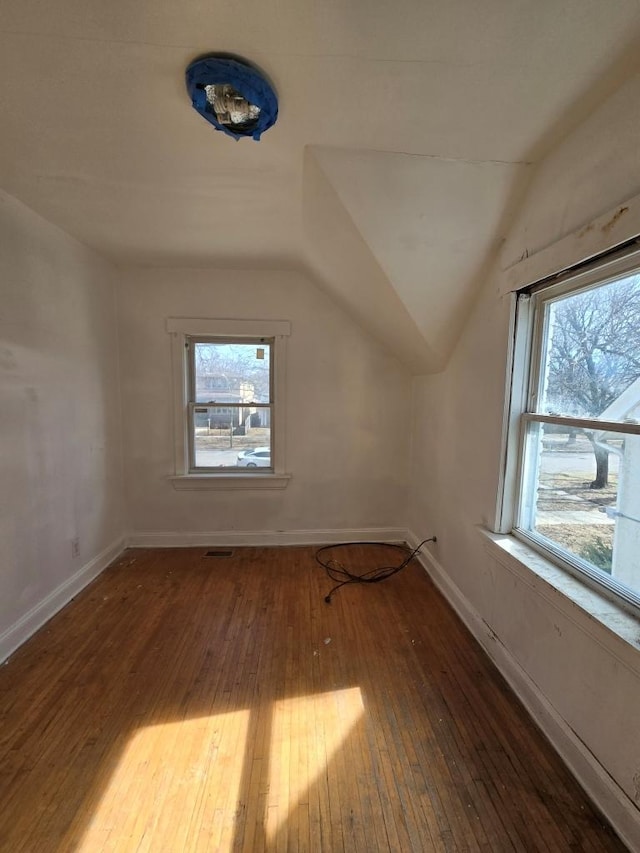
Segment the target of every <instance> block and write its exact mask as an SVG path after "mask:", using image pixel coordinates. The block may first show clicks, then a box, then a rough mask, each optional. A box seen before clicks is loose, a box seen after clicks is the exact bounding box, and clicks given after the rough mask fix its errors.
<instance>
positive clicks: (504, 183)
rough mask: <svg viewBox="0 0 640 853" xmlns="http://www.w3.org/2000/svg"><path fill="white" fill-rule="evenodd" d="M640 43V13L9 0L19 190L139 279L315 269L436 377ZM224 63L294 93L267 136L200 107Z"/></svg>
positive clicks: (397, 348)
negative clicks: (256, 70)
mask: <svg viewBox="0 0 640 853" xmlns="http://www.w3.org/2000/svg"><path fill="white" fill-rule="evenodd" d="M639 36H640V9H639V6H638V2H637V0H563V2H562V3H560V2H558V0H517V2H514V0H485V2H483V3H476V2H472V0H446V2H445V0H440V2H435V0H405V2H403V3H401V4H397V3H395V4H390V3H384V2H381V0H368V2H363V0H259V1H258V0H250V2H247V0H234V2H231V0H224V1H223V2H215V3H204V2H202V0H181V2H179V3H178V2H169V0H156V2H150V1H149V0H146V2H138V3H131V2H124V0H113V2H108V3H105V2H104V0H57V2H56V3H50V2H45V0H20V2H18V0H5V2H3V3H2V5H1V6H0V75H1V79H2V81H3V85H2V88H1V90H0V115H1V117H2V134H0V186H1V187H2V188H3V189H5V190H6V191H7V192H9V193H11V194H12V195H14V196H16V197H17V198H19V199H21V200H22V201H23V202H25V203H26V204H27V205H28V206H30V207H31V208H32V209H34V210H35V211H37V212H38V213H40V214H41V215H42V216H44V217H45V218H47V219H49V220H50V221H52V222H54V223H56V224H57V225H59V226H60V227H61V228H63V229H64V230H66V231H67V232H69V233H70V234H72V235H73V236H75V237H77V238H78V239H79V240H81V241H82V242H84V243H86V244H87V245H89V246H91V247H93V248H95V249H96V250H97V251H98V252H100V253H102V254H103V255H105V256H107V257H109V258H111V259H113V260H114V261H115V262H116V263H119V264H134V265H159V266H191V267H193V266H200V267H202V266H244V267H271V268H273V267H289V266H304V267H305V268H307V269H308V270H310V271H311V273H312V274H313V275H314V277H315V278H316V280H317V281H318V282H320V283H321V284H322V285H323V286H325V287H326V288H327V289H328V290H329V291H330V292H332V293H333V295H334V296H335V298H337V299H339V300H340V301H341V302H342V303H343V304H344V306H345V307H346V308H347V309H348V310H350V311H351V312H352V313H353V314H354V315H355V316H356V318H357V319H358V320H359V321H360V322H361V323H362V324H363V325H365V326H368V327H369V328H370V329H371V330H372V331H373V332H374V334H376V335H377V336H378V337H379V338H380V339H381V340H383V342H385V343H386V344H388V345H389V346H390V348H391V349H392V350H393V351H394V352H396V354H398V355H399V356H400V357H401V358H403V360H404V361H405V362H407V363H408V364H410V365H411V367H412V368H413V369H415V370H416V371H418V372H422V371H428V370H436V369H439V368H440V367H442V365H443V364H444V363H445V362H446V359H447V357H448V354H449V353H450V351H451V348H452V346H453V343H454V342H455V339H456V336H457V334H458V332H459V329H460V326H461V324H462V322H463V320H464V315H465V308H464V306H465V305H466V304H468V302H469V298H468V297H469V295H470V294H471V293H472V292H473V291H474V289H475V288H476V287H477V286H478V283H479V280H480V278H481V274H482V271H483V270H484V269H486V267H487V264H488V263H489V262H490V259H491V257H492V255H493V253H494V252H495V250H496V246H497V245H498V242H499V240H500V237H501V236H502V235H503V232H504V229H505V227H506V221H507V219H508V214H509V212H510V211H511V209H512V206H513V204H514V200H515V199H517V197H518V194H519V192H520V191H521V188H522V186H523V185H524V183H526V180H527V175H528V174H529V173H530V172H531V170H532V164H535V162H537V161H539V160H540V158H541V157H543V156H544V154H545V153H546V152H547V151H548V150H550V149H551V148H552V147H553V145H554V144H555V143H556V142H557V141H558V140H559V139H561V138H562V136H563V135H564V134H566V133H567V132H568V131H569V130H570V129H571V128H572V127H573V126H575V125H576V124H577V123H578V122H579V121H581V120H582V119H583V118H585V117H586V116H587V115H588V114H589V112H590V111H591V110H592V109H593V108H595V106H597V104H598V103H599V102H600V101H602V99H603V98H605V97H606V96H607V95H608V94H609V93H610V92H611V91H613V90H614V89H615V87H616V86H617V85H618V84H620V83H621V82H622V81H623V79H625V77H627V76H628V75H629V74H630V73H631V72H632V71H633V70H635V65H636V62H637V60H636V59H635V57H636V55H637V53H638V51H637V50H636V49H635V48H636V45H637V41H638V38H639ZM212 51H224V52H228V53H234V54H238V55H240V56H245V57H246V58H248V59H250V60H251V61H252V62H254V63H256V64H257V65H258V66H259V67H261V68H262V69H263V70H264V71H265V72H266V73H267V74H268V75H269V77H270V79H271V80H272V81H273V83H274V85H275V88H276V90H277V92H278V95H279V101H280V117H279V120H278V123H277V124H276V125H275V127H274V128H272V129H271V130H269V131H268V132H267V133H266V134H265V135H264V136H263V138H262V140H261V142H259V143H255V142H253V141H252V140H250V139H243V140H240V141H239V142H234V141H233V140H231V139H230V138H228V137H226V136H224V135H223V134H220V133H216V132H215V131H214V130H213V129H212V128H211V126H210V125H208V124H207V123H206V122H205V121H204V120H203V119H202V118H201V117H200V116H199V115H198V114H197V113H196V112H195V111H194V110H193V109H192V108H191V105H190V102H189V99H188V97H187V95H186V91H185V86H184V69H185V67H186V65H187V64H188V63H189V62H190V61H191V60H192V59H193V58H194V57H196V56H199V55H201V54H203V53H207V52H212ZM338 222H339V223H341V227H340V230H339V232H338V231H337V223H338ZM338 244H339V250H338V248H337V247H338ZM334 247H336V249H335V253H336V257H334V256H333V255H334ZM363 277H364V278H363ZM368 282H371V286H370V291H368V290H367V287H368ZM369 297H370V298H369ZM363 301H365V302H366V301H370V302H371V304H369V305H367V306H364V305H363ZM381 312H384V318H383V319H384V322H382V321H381V319H380V316H381ZM403 341H404V343H403ZM407 346H408V347H409V349H410V352H409V351H405V350H406V348H407ZM403 347H404V349H403Z"/></svg>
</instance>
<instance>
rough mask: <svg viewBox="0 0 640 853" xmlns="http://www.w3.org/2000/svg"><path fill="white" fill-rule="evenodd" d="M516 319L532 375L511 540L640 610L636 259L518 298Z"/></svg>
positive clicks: (639, 267)
mask: <svg viewBox="0 0 640 853" xmlns="http://www.w3.org/2000/svg"><path fill="white" fill-rule="evenodd" d="M519 315H520V316H519V335H520V336H522V335H523V334H524V335H525V336H526V337H527V338H528V352H529V362H530V366H529V370H528V380H527V391H526V394H525V395H524V397H523V399H525V400H526V403H525V404H524V406H523V408H524V411H523V413H522V415H521V416H520V446H521V452H520V472H519V488H518V507H517V511H516V519H515V531H516V533H517V534H518V535H520V536H522V537H524V538H525V539H527V540H529V541H530V542H532V543H533V544H534V545H535V546H536V547H538V548H539V549H542V550H543V551H544V553H545V554H546V555H547V556H550V557H552V558H553V559H555V560H556V562H560V563H561V564H562V565H564V566H565V567H568V568H570V569H573V570H576V571H578V572H580V573H582V574H583V575H586V576H588V577H589V578H590V579H591V580H593V581H596V582H597V583H598V584H601V585H603V586H605V587H607V588H608V589H609V590H611V591H613V592H615V593H616V594H617V595H619V596H621V597H622V598H624V599H625V600H626V601H627V602H628V603H632V604H635V605H639V604H640V260H639V259H638V255H637V254H636V255H635V256H634V258H632V259H630V258H626V259H623V260H618V261H616V262H615V263H609V264H607V265H606V266H604V265H603V266H601V267H600V268H598V269H595V270H593V269H592V270H590V271H589V272H587V273H582V274H581V275H579V276H574V277H573V278H568V279H565V280H564V281H560V282H556V283H554V284H553V285H550V286H545V287H541V288H539V289H533V290H532V292H531V293H529V294H523V295H521V296H520V298H519ZM521 339H522V338H521ZM516 390H517V389H516ZM515 396H516V397H517V394H516V395H515Z"/></svg>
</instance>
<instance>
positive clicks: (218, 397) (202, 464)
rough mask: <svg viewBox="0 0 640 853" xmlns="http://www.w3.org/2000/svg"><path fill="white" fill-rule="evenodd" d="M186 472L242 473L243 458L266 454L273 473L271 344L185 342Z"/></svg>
mask: <svg viewBox="0 0 640 853" xmlns="http://www.w3.org/2000/svg"><path fill="white" fill-rule="evenodd" d="M186 350H187V354H188V355H187V369H188V382H187V386H188V395H189V399H188V403H187V410H188V420H189V425H188V430H189V471H190V472H191V473H206V472H215V473H222V472H224V473H235V472H245V471H246V468H247V463H246V461H245V460H244V455H245V454H246V453H247V452H248V451H253V450H255V449H256V448H258V447H260V448H263V449H264V448H266V449H267V450H268V453H269V459H268V464H264V461H265V460H264V459H263V462H262V464H261V465H260V466H259V467H258V466H253V465H251V466H249V467H252V468H253V467H256V472H267V473H269V472H273V467H272V465H271V450H272V433H271V424H272V421H273V407H274V403H273V400H274V395H273V340H272V339H268V338H257V339H250V340H246V339H241V340H234V339H225V338H215V337H196V336H188V337H187V338H186Z"/></svg>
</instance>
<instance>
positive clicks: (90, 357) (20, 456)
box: [0, 193, 123, 660]
mask: <svg viewBox="0 0 640 853" xmlns="http://www.w3.org/2000/svg"><path fill="white" fill-rule="evenodd" d="M0 431H1V434H2V444H1V446H0V460H1V463H0V471H1V482H2V489H1V492H0V660H1V659H3V658H5V657H6V656H7V655H8V654H9V653H10V652H11V651H12V650H13V649H14V648H15V647H16V646H17V645H19V643H21V642H22V641H23V640H24V639H26V637H28V636H29V634H30V633H31V632H32V631H33V630H34V629H35V628H37V627H38V626H39V625H40V624H42V622H44V621H45V620H46V619H47V618H48V617H49V616H50V615H51V614H52V613H53V612H55V610H56V609H58V608H59V607H60V606H61V605H62V604H64V603H65V602H66V600H68V598H69V597H70V596H71V595H73V593H74V592H75V591H77V589H79V588H80V587H81V586H83V585H84V583H86V582H87V581H88V580H90V578H91V577H92V576H93V575H94V574H95V573H96V572H97V571H99V570H100V569H101V568H102V567H103V566H104V565H105V564H106V562H108V560H109V557H111V556H114V555H115V553H117V549H118V547H119V544H120V543H121V541H122V535H123V513H122V456H121V440H120V432H121V431H120V402H119V388H118V366H117V341H116V326H115V293H114V288H113V270H112V269H111V268H110V267H109V266H108V265H107V264H105V263H104V262H103V261H101V260H100V259H98V258H97V257H96V256H95V255H94V254H93V253H92V252H90V251H89V250H87V249H86V248H84V247H83V246H81V245H80V244H79V243H77V242H75V241H74V240H72V239H71V238H69V237H68V236H66V235H65V234H64V233H63V232H62V231H60V230H59V229H57V228H55V227H54V226H52V225H50V224H49V223H47V222H45V221H44V220H43V219H41V218H40V217H38V216H37V215H36V214H34V213H33V212H32V211H30V210H29V209H28V208H26V207H24V206H23V205H22V204H21V203H19V202H17V201H16V200H15V199H13V198H11V197H10V196H8V195H6V194H4V193H0ZM74 538H78V539H79V546H80V553H79V555H78V556H77V557H72V547H71V542H72V540H73V539H74Z"/></svg>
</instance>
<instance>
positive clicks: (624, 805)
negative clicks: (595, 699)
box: [406, 531, 640, 850]
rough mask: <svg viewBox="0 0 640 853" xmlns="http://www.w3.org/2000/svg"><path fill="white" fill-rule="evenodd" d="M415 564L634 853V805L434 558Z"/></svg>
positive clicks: (637, 825) (639, 832) (638, 844)
mask: <svg viewBox="0 0 640 853" xmlns="http://www.w3.org/2000/svg"><path fill="white" fill-rule="evenodd" d="M406 541H407V543H408V545H409V546H410V547H414V548H415V547H416V546H417V545H418V543H419V542H420V539H419V538H418V537H417V536H415V534H413V533H412V532H411V531H407V537H406ZM417 559H418V560H419V561H420V563H421V564H422V567H423V568H424V569H425V571H426V572H427V574H428V575H429V577H430V578H431V580H432V581H433V582H434V583H435V585H436V586H437V587H438V589H439V590H440V592H441V593H442V594H443V595H444V597H445V598H446V599H447V601H448V602H449V604H450V605H451V606H452V607H453V609H454V610H455V611H456V613H457V614H458V616H459V617H460V618H461V619H462V621H463V622H464V624H465V625H466V626H467V628H468V629H469V630H470V631H471V633H472V634H473V636H474V637H475V638H476V640H477V641H478V642H479V643H480V645H481V646H482V648H483V649H484V651H485V652H486V653H487V654H488V655H489V657H490V658H491V660H492V661H493V662H494V663H495V665H496V666H497V668H498V670H499V671H500V673H501V674H502V675H503V676H504V678H505V679H506V681H507V682H508V683H509V686H510V687H511V688H512V690H513V691H514V693H515V694H516V696H517V697H518V698H519V699H520V701H521V702H522V704H523V705H524V707H525V708H526V709H527V711H528V712H529V714H530V716H531V717H532V718H533V720H534V721H535V722H536V724H537V725H538V726H539V728H540V729H541V730H542V731H543V733H544V734H545V735H546V737H547V738H548V740H549V741H550V743H551V744H552V746H553V747H554V749H555V750H556V752H557V753H558V754H559V755H560V757H561V758H562V760H563V761H564V762H565V764H566V765H567V767H568V768H569V769H570V770H571V772H572V773H573V775H574V776H575V778H576V779H577V781H578V782H579V784H580V785H581V786H582V788H583V789H584V790H585V791H586V793H587V794H588V796H589V797H590V798H591V800H592V801H593V802H594V803H595V804H596V805H597V807H598V808H599V809H600V810H601V812H602V813H603V814H604V815H605V817H606V818H607V820H608V821H609V822H610V823H611V825H612V826H613V828H614V829H615V831H616V832H617V833H618V835H619V836H620V838H621V839H622V840H623V841H624V843H625V844H627V845H628V847H629V849H630V850H640V821H639V820H638V809H637V808H636V806H635V805H634V804H633V803H632V802H631V800H630V799H629V797H628V796H627V795H626V794H625V792H624V791H623V790H622V788H621V787H620V786H619V785H618V784H617V783H616V782H615V781H614V780H613V779H612V777H611V776H610V774H609V773H608V772H607V771H606V769H605V768H604V767H603V766H602V765H601V764H600V762H599V761H597V759H596V758H595V757H594V755H593V754H592V753H591V752H590V750H589V749H588V747H587V746H586V745H585V744H584V743H583V742H582V741H581V740H580V738H579V737H578V736H577V735H576V734H575V732H574V731H573V730H572V729H571V727H570V726H569V724H568V723H567V722H566V721H565V720H564V719H563V718H562V717H561V716H560V714H559V713H558V711H557V710H556V709H555V708H554V707H553V705H551V703H550V702H549V701H548V699H547V698H546V696H545V695H544V694H543V693H541V692H540V690H539V689H538V687H537V686H536V684H535V683H534V682H533V681H532V680H531V678H530V677H529V675H528V674H527V672H526V671H525V670H524V669H523V668H522V667H521V665H520V664H519V663H518V661H517V660H516V659H515V658H514V657H513V656H512V654H511V653H510V652H509V650H508V649H507V648H506V647H505V646H504V645H502V643H501V642H500V638H499V637H497V636H496V635H495V634H494V633H493V632H492V631H491V629H490V626H488V625H487V624H486V623H485V622H484V620H483V619H482V617H481V616H480V614H479V613H478V612H477V611H476V610H475V608H474V607H472V605H471V604H470V602H469V601H468V600H467V598H466V597H465V596H464V595H463V594H462V592H461V591H460V589H459V588H458V587H457V586H456V584H454V583H453V581H452V580H451V578H450V577H449V575H448V574H447V572H446V571H445V570H444V568H443V567H442V566H441V565H440V563H439V562H438V561H437V560H436V559H435V557H433V555H432V554H430V553H428V552H427V551H422V552H420V554H419V555H418V557H417Z"/></svg>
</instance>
